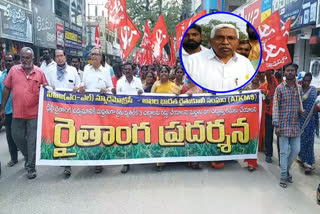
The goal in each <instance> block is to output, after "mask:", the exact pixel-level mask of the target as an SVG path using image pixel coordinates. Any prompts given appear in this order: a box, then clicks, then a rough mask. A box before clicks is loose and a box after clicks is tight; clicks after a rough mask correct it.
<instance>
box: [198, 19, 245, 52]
mask: <svg viewBox="0 0 320 214" xmlns="http://www.w3.org/2000/svg"><path fill="white" fill-rule="evenodd" d="M222 23H224V24H232V25H234V26H235V27H236V28H237V29H238V30H239V39H240V40H242V39H247V38H248V37H247V35H246V34H245V33H243V32H242V31H241V30H240V28H239V27H238V26H237V23H236V22H231V21H229V22H222V21H220V20H210V22H209V23H208V24H205V25H201V30H202V36H203V41H202V45H204V46H206V47H209V46H210V44H209V39H210V33H211V30H212V28H213V27H214V26H216V25H218V24H222Z"/></svg>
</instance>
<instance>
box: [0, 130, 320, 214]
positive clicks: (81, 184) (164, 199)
mask: <svg viewBox="0 0 320 214" xmlns="http://www.w3.org/2000/svg"><path fill="white" fill-rule="evenodd" d="M318 141H319V140H317V143H316V145H315V148H316V157H317V160H318V163H319V159H320V143H319V142H318ZM21 157H22V156H21V155H20V158H19V163H18V164H17V165H15V166H14V167H11V168H8V167H7V166H5V164H6V163H7V162H8V160H9V153H8V147H7V143H6V139H5V132H4V130H3V129H2V131H1V132H0V161H1V162H2V176H1V178H0V214H11V213H17V214H21V213H24V214H28V213H31V214H37V213H44V214H50V213H55V214H56V213H59V214H60V213H68V214H72V213H77V214H78V213H90V214H94V213H108V214H118V213H119V214H122V213H130V214H131V213H133V214H135V213H137V214H143V213H146V214H147V213H148V214H149V213H152V214H153V213H161V214H171V213H172V214H177V213H183V214H189V213H190V214H198V213H210V214H212V213H228V214H229V213H237V214H238V213H246V214H247V213H254V214H264V213H266V214H270V213H272V214H277V213H281V214H289V213H297V214H300V213H306V214H319V213H320V206H319V205H317V204H316V188H317V185H318V184H319V183H320V170H319V168H320V165H319V164H318V169H317V170H316V172H315V173H314V174H313V175H311V176H306V175H304V173H303V171H302V170H301V169H300V168H299V167H298V166H297V164H295V165H294V167H293V169H292V172H291V173H292V174H293V179H294V184H290V185H289V186H288V188H287V189H283V188H281V187H280V186H279V168H278V165H277V161H276V160H275V161H274V162H273V163H272V164H267V163H265V162H264V155H263V154H262V153H260V154H259V169H258V170H257V171H255V172H252V173H250V172H248V171H247V169H246V165H245V164H244V163H243V161H230V162H227V163H226V166H225V168H224V169H219V170H217V169H212V168H211V167H210V165H209V164H208V163H203V164H202V166H203V167H202V169H201V170H191V169H189V168H187V167H186V164H185V163H177V164H168V165H167V166H166V167H165V168H164V170H163V171H162V172H157V171H155V168H154V165H151V164H146V165H135V166H133V167H132V169H131V170H130V171H129V172H128V173H127V174H121V173H120V169H121V166H106V167H105V170H104V171H103V173H102V174H99V175H96V174H94V172H93V169H92V168H89V167H73V168H72V176H71V177H70V178H69V179H65V178H64V176H63V168H61V167H52V166H39V167H38V168H37V170H38V177H37V178H36V179H34V180H28V179H27V178H26V172H25V170H24V169H23V161H22V158H21Z"/></svg>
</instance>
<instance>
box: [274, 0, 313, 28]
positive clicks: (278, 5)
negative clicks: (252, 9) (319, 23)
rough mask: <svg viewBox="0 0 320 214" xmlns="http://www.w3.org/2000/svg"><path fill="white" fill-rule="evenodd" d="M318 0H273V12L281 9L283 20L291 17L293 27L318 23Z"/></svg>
mask: <svg viewBox="0 0 320 214" xmlns="http://www.w3.org/2000/svg"><path fill="white" fill-rule="evenodd" d="M317 4H318V0H292V1H283V0H273V1H272V13H273V12H275V11H277V10H279V12H280V17H281V20H282V21H283V22H286V21H287V20H289V19H290V18H291V29H297V28H301V27H304V26H308V25H313V24H316V19H317Z"/></svg>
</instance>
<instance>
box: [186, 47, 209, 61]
mask: <svg viewBox="0 0 320 214" xmlns="http://www.w3.org/2000/svg"><path fill="white" fill-rule="evenodd" d="M206 50H208V48H205V47H204V46H202V45H200V52H202V51H206ZM198 53H199V52H198ZM181 56H182V61H183V64H185V63H186V61H185V60H186V59H187V58H188V56H190V54H188V52H187V51H185V50H184V48H182V50H181Z"/></svg>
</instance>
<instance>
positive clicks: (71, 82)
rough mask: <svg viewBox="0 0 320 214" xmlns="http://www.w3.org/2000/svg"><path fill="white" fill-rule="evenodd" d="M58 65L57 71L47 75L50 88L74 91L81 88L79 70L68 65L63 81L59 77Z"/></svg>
mask: <svg viewBox="0 0 320 214" xmlns="http://www.w3.org/2000/svg"><path fill="white" fill-rule="evenodd" d="M57 72H58V71H57V64H55V71H53V70H52V71H50V72H48V73H47V74H46V78H47V81H48V84H49V86H52V87H54V88H56V89H57V88H68V89H73V88H75V87H79V86H80V83H81V81H80V77H79V75H78V72H77V69H76V68H75V67H73V66H70V65H66V72H65V74H64V76H63V79H62V80H58V75H57Z"/></svg>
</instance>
